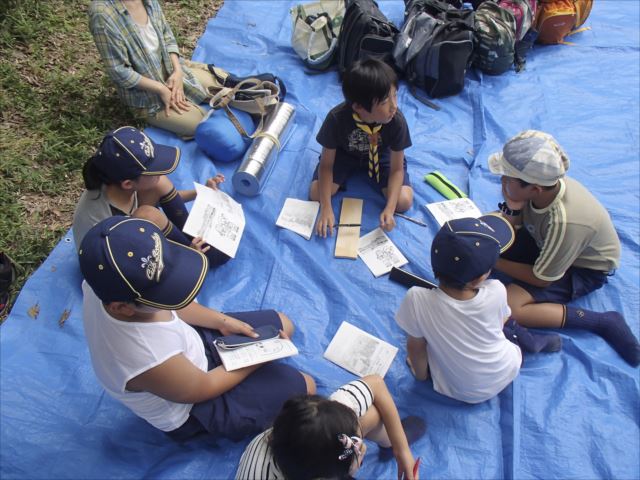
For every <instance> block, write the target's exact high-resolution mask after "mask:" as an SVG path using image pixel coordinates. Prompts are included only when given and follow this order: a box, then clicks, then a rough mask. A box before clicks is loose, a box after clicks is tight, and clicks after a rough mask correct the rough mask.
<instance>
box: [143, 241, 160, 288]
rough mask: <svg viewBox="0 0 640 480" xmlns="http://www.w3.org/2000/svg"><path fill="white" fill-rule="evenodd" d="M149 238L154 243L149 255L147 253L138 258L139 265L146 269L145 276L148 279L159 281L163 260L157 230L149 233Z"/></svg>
mask: <svg viewBox="0 0 640 480" xmlns="http://www.w3.org/2000/svg"><path fill="white" fill-rule="evenodd" d="M151 238H152V239H153V243H154V247H153V250H152V251H151V255H147V256H146V257H142V258H141V259H140V260H141V261H142V263H141V265H140V266H141V267H142V268H144V269H145V270H146V274H147V278H148V279H149V280H155V281H156V282H159V281H160V275H161V274H162V270H163V269H164V262H163V260H162V241H161V240H160V235H159V234H158V233H157V232H154V233H153V234H152V235H151Z"/></svg>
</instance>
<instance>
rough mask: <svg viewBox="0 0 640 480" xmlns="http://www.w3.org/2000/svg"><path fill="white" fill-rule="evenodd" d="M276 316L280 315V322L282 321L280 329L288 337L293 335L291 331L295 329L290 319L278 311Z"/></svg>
mask: <svg viewBox="0 0 640 480" xmlns="http://www.w3.org/2000/svg"><path fill="white" fill-rule="evenodd" d="M278 316H279V317H280V322H282V330H283V331H284V333H286V334H287V336H288V337H291V336H293V332H295V330H296V329H295V327H294V326H293V322H292V321H291V319H290V318H289V317H287V316H286V315H285V314H284V313H282V312H278Z"/></svg>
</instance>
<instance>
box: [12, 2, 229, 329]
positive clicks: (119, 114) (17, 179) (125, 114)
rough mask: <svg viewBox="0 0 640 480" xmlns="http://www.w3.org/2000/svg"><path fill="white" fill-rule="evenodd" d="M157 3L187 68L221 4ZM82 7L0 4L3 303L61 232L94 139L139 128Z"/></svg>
mask: <svg viewBox="0 0 640 480" xmlns="http://www.w3.org/2000/svg"><path fill="white" fill-rule="evenodd" d="M161 3H162V5H163V10H164V13H165V16H166V18H167V19H168V21H169V23H170V24H171V26H172V29H173V31H174V34H175V35H176V38H177V40H178V44H179V45H180V49H181V53H182V55H183V56H184V57H185V58H190V57H191V53H192V51H193V48H194V47H195V44H196V42H197V39H198V38H199V37H200V36H201V35H202V32H203V31H204V28H205V26H206V23H207V20H208V19H209V18H211V17H213V16H215V13H216V12H217V10H218V9H219V8H220V6H221V5H222V3H223V0H164V1H162V0H161ZM88 5H89V0H84V1H82V0H46V1H42V0H3V1H2V2H0V58H2V62H1V63H0V112H2V124H1V125H0V206H1V210H0V251H2V252H5V253H6V254H8V255H9V256H10V257H11V258H12V259H13V260H14V262H15V263H16V265H17V268H18V278H17V281H16V282H15V283H14V285H13V286H12V289H11V302H13V301H14V300H15V297H16V296H17V293H18V292H19V290H20V289H21V288H22V286H23V285H24V283H25V282H26V280H27V279H28V277H29V276H30V275H31V274H32V273H33V272H34V271H35V270H36V269H37V268H38V266H39V265H40V264H41V263H42V261H43V260H44V259H45V258H46V257H47V255H48V254H49V252H50V251H51V250H52V248H53V247H54V246H55V245H56V244H57V243H58V241H59V240H60V238H61V237H62V236H63V235H64V234H65V233H66V232H67V230H68V229H69V227H70V226H71V220H72V215H73V210H74V207H75V204H76V201H77V199H78V198H79V196H80V193H81V192H82V189H83V185H82V177H81V174H80V171H81V168H82V165H83V164H84V162H85V160H86V159H87V158H89V156H90V155H91V154H92V153H93V150H94V149H95V147H96V145H97V144H98V142H99V141H100V139H101V138H102V136H103V135H104V134H105V133H106V132H107V131H109V130H111V129H113V128H116V127H118V126H121V125H135V126H138V127H142V126H143V124H142V123H140V121H138V120H136V119H135V118H134V117H133V116H132V115H131V113H130V112H129V111H128V110H127V109H126V108H125V107H123V106H122V105H121V104H120V102H119V100H118V97H117V95H116V92H115V89H114V88H113V86H112V85H111V83H110V81H109V79H108V78H107V77H106V75H105V73H104V71H103V69H102V63H101V61H100V58H99V56H98V53H97V51H96V48H95V46H94V44H93V40H92V38H91V34H90V32H89V29H88V18H87V9H88ZM0 320H4V319H0Z"/></svg>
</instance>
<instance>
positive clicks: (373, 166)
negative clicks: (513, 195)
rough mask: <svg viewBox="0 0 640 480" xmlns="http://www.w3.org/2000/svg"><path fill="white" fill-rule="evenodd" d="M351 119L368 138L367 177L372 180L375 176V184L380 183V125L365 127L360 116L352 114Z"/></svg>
mask: <svg viewBox="0 0 640 480" xmlns="http://www.w3.org/2000/svg"><path fill="white" fill-rule="evenodd" d="M353 119H354V120H355V122H356V126H357V127H358V128H359V129H360V130H362V131H363V132H364V133H366V134H367V136H368V137H369V177H370V178H373V176H374V175H375V177H376V182H378V183H380V161H379V159H378V134H379V132H380V130H381V129H382V125H380V124H378V123H376V124H374V125H367V124H366V123H364V122H363V121H362V119H361V118H360V116H359V115H358V114H357V113H355V112H353Z"/></svg>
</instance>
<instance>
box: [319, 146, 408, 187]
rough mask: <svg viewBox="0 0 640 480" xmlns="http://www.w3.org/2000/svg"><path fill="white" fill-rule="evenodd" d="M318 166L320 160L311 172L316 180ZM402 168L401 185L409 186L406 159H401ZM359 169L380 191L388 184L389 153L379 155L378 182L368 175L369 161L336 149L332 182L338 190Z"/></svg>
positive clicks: (344, 185)
mask: <svg viewBox="0 0 640 480" xmlns="http://www.w3.org/2000/svg"><path fill="white" fill-rule="evenodd" d="M319 168H320V162H318V165H316V169H315V170H314V172H313V178H312V181H313V180H318V169H319ZM402 168H403V170H404V180H403V181H402V185H405V186H407V187H410V186H411V181H410V180H409V173H408V172H407V159H406V158H405V159H404V160H403V165H402ZM358 171H361V172H364V174H365V175H366V176H367V178H368V179H369V181H370V182H372V183H373V184H374V187H375V188H376V189H378V190H379V191H380V192H382V189H383V188H387V185H388V184H389V173H390V171H391V154H390V153H389V152H388V151H387V152H385V153H384V154H382V155H381V156H380V183H378V182H376V179H375V178H370V177H369V173H368V172H369V162H368V160H367V161H364V160H361V159H358V158H356V157H352V156H351V155H347V154H346V153H345V152H344V151H342V150H338V149H337V150H336V159H335V161H334V162H333V183H335V184H336V185H340V190H346V183H347V179H348V178H349V177H350V176H351V175H353V174H354V173H356V172H358Z"/></svg>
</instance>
